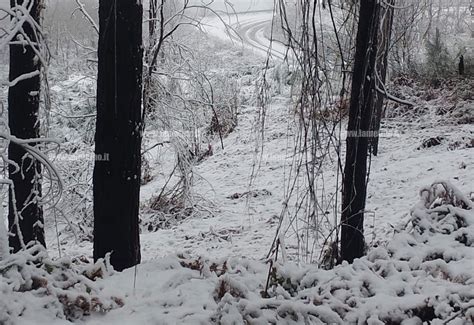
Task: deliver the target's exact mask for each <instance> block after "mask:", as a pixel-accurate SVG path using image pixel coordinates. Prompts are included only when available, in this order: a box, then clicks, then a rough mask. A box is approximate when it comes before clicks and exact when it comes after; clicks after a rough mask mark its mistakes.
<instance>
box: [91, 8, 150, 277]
mask: <svg viewBox="0 0 474 325" xmlns="http://www.w3.org/2000/svg"><path fill="white" fill-rule="evenodd" d="M142 11H143V9H142V5H141V2H140V1H136V0H101V1H100V3H99V29H100V31H99V44H98V58H99V64H98V80H97V125H96V135H95V141H96V149H95V152H96V163H95V166H94V176H93V184H94V259H95V260H97V259H98V258H101V257H104V256H105V255H106V254H107V253H111V256H110V261H111V264H112V265H113V266H114V268H115V269H116V270H119V271H121V270H123V269H125V268H128V267H131V266H133V265H136V264H138V263H140V241H139V228H138V211H139V194H140V175H141V156H140V148H141V140H142V135H141V128H142V117H141V95H142V62H143V58H142V56H143V49H142V13H143V12H142Z"/></svg>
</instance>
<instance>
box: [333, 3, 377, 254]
mask: <svg viewBox="0 0 474 325" xmlns="http://www.w3.org/2000/svg"><path fill="white" fill-rule="evenodd" d="M378 10H379V7H378V5H377V0H367V1H361V2H360V9H359V22H358V30H357V38H356V52H355V60H354V67H353V72H352V88H351V99H350V107H349V123H348V127H347V131H348V132H347V140H346V148H347V150H346V161H345V167H344V178H343V189H342V216H341V219H342V220H341V258H342V259H343V260H346V261H348V262H350V263H352V261H353V260H354V259H355V258H358V257H361V256H362V255H363V254H364V247H365V241H364V210H365V200H366V191H367V157H368V154H369V139H370V138H369V132H368V131H370V130H371V122H372V121H373V116H374V100H375V93H376V85H377V84H376V82H377V81H376V77H375V75H376V73H375V63H376V60H377V57H376V56H377V31H378Z"/></svg>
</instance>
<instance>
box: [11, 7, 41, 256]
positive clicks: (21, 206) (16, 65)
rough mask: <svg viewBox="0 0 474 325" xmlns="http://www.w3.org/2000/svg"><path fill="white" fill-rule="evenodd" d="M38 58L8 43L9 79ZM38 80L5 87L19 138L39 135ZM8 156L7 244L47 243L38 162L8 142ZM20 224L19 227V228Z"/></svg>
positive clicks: (37, 10) (37, 65) (37, 14)
mask: <svg viewBox="0 0 474 325" xmlns="http://www.w3.org/2000/svg"><path fill="white" fill-rule="evenodd" d="M23 2H24V1H23V0H10V5H11V7H12V8H13V7H15V6H17V4H18V5H21V4H23ZM43 6H44V3H43V1H42V0H35V1H34V2H33V5H32V8H31V11H30V15H31V17H32V18H33V19H34V20H35V21H36V22H37V23H38V24H40V20H41V11H42V9H43ZM22 27H23V30H24V32H25V34H26V36H27V37H28V38H29V39H30V40H31V42H33V43H34V42H39V41H40V40H38V39H37V37H36V33H35V31H34V30H33V28H32V27H31V25H30V24H28V23H24V24H23V26H22ZM40 69H41V62H40V60H38V59H37V58H36V54H35V52H34V50H33V48H32V47H31V46H28V45H17V44H12V45H10V72H9V80H10V81H13V80H14V79H16V78H17V77H19V76H21V75H23V74H26V73H31V72H34V71H39V70H40ZM40 86H41V80H40V76H39V74H38V75H37V76H34V77H32V78H29V79H26V80H22V81H20V82H18V83H17V84H16V85H14V86H12V87H10V88H9V89H8V125H9V128H10V133H11V134H12V135H14V136H15V137H17V138H20V139H31V138H38V137H39V119H38V114H39V102H40ZM33 145H34V144H33ZM8 158H9V159H10V160H11V161H13V162H15V163H16V164H17V165H18V167H19V170H17V168H16V166H14V165H12V164H10V165H9V167H8V172H9V177H10V180H11V181H12V182H13V187H12V188H11V189H10V192H9V200H8V201H9V209H8V223H9V231H10V233H11V234H12V236H10V237H9V245H10V247H11V248H12V249H13V252H17V251H19V250H20V249H22V244H28V243H30V242H32V241H33V242H36V243H39V244H42V245H43V246H46V244H45V238H44V228H43V226H44V222H43V209H42V207H41V204H40V200H41V165H40V163H39V162H38V161H37V160H36V159H34V158H32V157H31V156H30V155H27V153H26V151H25V150H24V149H23V147H21V146H19V145H17V144H14V143H10V145H9V147H8ZM18 228H19V229H18Z"/></svg>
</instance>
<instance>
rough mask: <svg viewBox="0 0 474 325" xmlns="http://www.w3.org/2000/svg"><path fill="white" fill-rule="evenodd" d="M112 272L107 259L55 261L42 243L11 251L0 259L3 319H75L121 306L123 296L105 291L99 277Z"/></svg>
mask: <svg viewBox="0 0 474 325" xmlns="http://www.w3.org/2000/svg"><path fill="white" fill-rule="evenodd" d="M112 272H113V271H112V268H111V266H110V265H109V264H108V262H107V261H106V260H99V261H97V263H95V264H91V263H88V262H87V260H81V259H73V260H71V259H67V258H63V259H59V260H57V261H53V260H51V259H50V258H49V257H48V254H47V252H46V250H45V249H44V248H43V247H42V246H40V245H37V246H33V247H30V248H28V249H26V250H24V251H20V252H19V253H17V254H14V255H10V256H9V257H7V258H5V259H3V260H1V261H0V275H1V281H0V297H1V299H0V323H1V324H17V323H19V322H20V320H21V322H22V323H24V322H27V321H29V322H33V323H40V322H44V321H46V320H47V319H51V318H54V319H64V320H71V321H72V320H75V319H82V318H84V317H85V316H89V315H92V314H103V313H105V312H107V311H109V310H112V309H115V308H119V307H121V306H122V305H123V301H122V298H120V297H114V296H104V295H102V294H101V290H102V287H101V285H100V284H98V283H97V282H96V281H95V280H96V279H99V278H104V277H107V276H109V275H111V274H112Z"/></svg>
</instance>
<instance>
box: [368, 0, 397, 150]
mask: <svg viewBox="0 0 474 325" xmlns="http://www.w3.org/2000/svg"><path fill="white" fill-rule="evenodd" d="M387 3H388V4H389V5H391V6H394V5H395V0H388V1H387ZM378 6H379V13H378V17H380V18H381V17H383V18H384V19H383V21H382V24H381V33H380V34H379V35H378V36H377V59H376V73H377V79H376V80H375V83H376V85H377V86H378V88H380V89H381V90H383V89H384V87H385V81H386V79H387V70H388V51H389V48H390V38H391V37H392V25H393V7H391V6H387V7H385V8H381V7H380V4H379V5H378ZM380 18H378V19H380ZM385 97H386V95H384V94H382V93H380V92H376V93H375V100H374V103H375V108H374V112H375V114H374V116H373V122H372V124H373V125H372V130H373V131H374V136H373V137H372V138H371V144H370V146H371V152H372V154H373V155H374V156H377V154H378V147H379V132H380V123H381V121H382V108H383V103H384V99H385Z"/></svg>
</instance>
